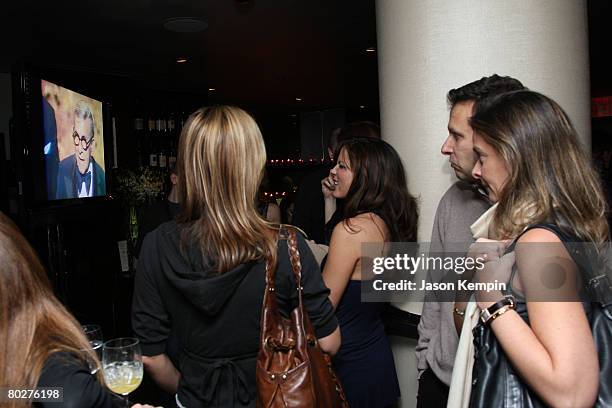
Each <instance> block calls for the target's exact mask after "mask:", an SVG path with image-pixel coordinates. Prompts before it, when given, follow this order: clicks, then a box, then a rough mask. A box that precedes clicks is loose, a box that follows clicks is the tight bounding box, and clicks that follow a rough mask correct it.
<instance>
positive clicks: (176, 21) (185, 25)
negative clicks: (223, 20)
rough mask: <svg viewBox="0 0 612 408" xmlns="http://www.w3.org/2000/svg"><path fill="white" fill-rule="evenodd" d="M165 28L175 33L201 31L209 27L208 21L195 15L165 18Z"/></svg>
mask: <svg viewBox="0 0 612 408" xmlns="http://www.w3.org/2000/svg"><path fill="white" fill-rule="evenodd" d="M164 28H165V29H166V30H168V31H172V32H175V33H199V32H200V31H204V30H206V29H207V28H208V23H207V22H206V21H204V20H201V19H199V18H194V17H173V18H167V19H165V20H164Z"/></svg>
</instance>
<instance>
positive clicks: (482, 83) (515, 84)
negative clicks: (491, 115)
mask: <svg viewBox="0 0 612 408" xmlns="http://www.w3.org/2000/svg"><path fill="white" fill-rule="evenodd" d="M523 89H527V88H526V87H525V86H523V84H522V83H521V81H519V80H518V79H515V78H512V77H509V76H499V75H497V74H493V75H491V76H488V77H482V78H480V79H479V80H477V81H474V82H470V83H469V84H466V85H463V86H462V87H460V88H455V89H451V90H450V91H448V95H447V97H446V98H447V100H448V103H449V105H450V106H451V107H452V106H455V104H456V103H459V102H464V101H471V100H479V99H482V98H485V97H487V96H492V95H498V94H502V93H505V92H511V91H520V90H523Z"/></svg>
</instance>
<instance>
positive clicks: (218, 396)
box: [132, 221, 338, 407]
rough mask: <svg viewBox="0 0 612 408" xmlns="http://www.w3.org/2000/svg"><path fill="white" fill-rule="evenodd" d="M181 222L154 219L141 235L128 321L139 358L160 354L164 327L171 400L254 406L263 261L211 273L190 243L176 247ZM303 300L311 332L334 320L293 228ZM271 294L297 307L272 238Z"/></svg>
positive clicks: (282, 247) (324, 330)
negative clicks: (174, 386) (173, 342)
mask: <svg viewBox="0 0 612 408" xmlns="http://www.w3.org/2000/svg"><path fill="white" fill-rule="evenodd" d="M180 235H181V227H180V226H179V225H178V224H177V223H176V222H175V221H171V222H168V223H165V224H162V225H161V226H160V227H159V228H157V229H156V230H155V231H153V232H151V233H150V234H148V235H147V236H146V238H145V240H144V244H143V247H142V251H141V252H140V259H139V261H138V268H137V273H136V283H135V289H134V301H133V308H132V326H133V328H134V332H135V333H136V336H137V337H138V338H140V340H141V342H142V351H143V354H144V355H145V356H153V355H158V354H162V353H164V352H165V349H166V340H167V339H168V335H169V334H170V332H172V333H173V334H174V335H175V336H176V337H178V340H179V343H180V347H181V349H180V353H179V367H177V368H178V369H179V371H180V372H181V381H180V384H179V390H178V394H177V395H178V399H179V400H180V402H181V404H182V405H184V406H186V407H200V406H205V407H227V406H254V405H255V395H256V387H255V362H256V357H257V352H258V349H259V334H260V319H261V305H262V302H263V293H264V289H265V261H263V260H259V261H252V262H249V263H246V264H242V265H239V266H237V267H235V268H234V269H232V270H230V271H228V272H226V273H223V274H218V273H216V272H214V271H212V268H211V264H210V262H209V261H208V260H207V259H206V258H204V257H203V256H202V255H201V252H200V249H199V247H198V245H197V243H191V245H187V246H186V247H184V251H183V253H182V252H181V249H180ZM298 250H299V252H300V257H301V263H302V286H303V287H304V292H303V293H304V305H305V307H306V310H307V311H308V314H309V316H310V319H311V322H312V324H313V327H314V328H315V332H316V335H317V337H319V338H321V337H325V336H327V335H329V334H331V333H332V332H333V331H334V330H335V328H336V327H337V325H338V323H337V321H336V318H335V316H334V312H333V307H332V305H331V303H330V302H329V299H328V295H329V290H328V289H327V288H326V287H325V285H324V284H323V280H322V278H321V273H320V270H319V267H318V264H317V263H316V261H315V259H314V257H313V255H312V253H311V251H310V249H309V248H308V245H307V244H306V243H305V241H304V238H303V237H302V236H301V235H299V234H298ZM275 280H276V287H277V291H276V293H277V299H278V303H279V307H280V309H281V312H283V313H284V314H287V315H288V314H289V312H290V310H291V309H292V308H294V307H295V306H297V291H296V283H295V279H294V277H293V274H292V270H291V264H290V261H289V257H288V254H287V244H286V241H279V244H278V268H277V272H276V277H275Z"/></svg>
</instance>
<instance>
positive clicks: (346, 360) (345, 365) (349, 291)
mask: <svg viewBox="0 0 612 408" xmlns="http://www.w3.org/2000/svg"><path fill="white" fill-rule="evenodd" d="M385 306H386V303H370V302H363V303H362V302H361V281H358V280H349V283H348V285H347V287H346V290H345V291H344V294H343V295H342V299H340V303H339V304H338V308H337V309H336V316H337V318H338V323H339V324H340V331H341V333H342V345H341V347H340V350H339V351H338V354H336V355H335V356H334V359H333V363H334V368H335V370H336V373H337V375H338V377H339V379H340V381H341V382H342V385H343V387H344V391H345V392H346V396H347V399H348V402H349V407H351V408H359V407H363V408H378V407H380V408H384V407H389V406H391V405H393V404H394V403H395V402H397V399H398V398H399V396H400V389H399V383H398V381H397V374H396V372H395V363H394V362H393V354H392V352H391V347H390V346H389V342H388V340H387V335H386V334H385V330H384V327H383V324H382V320H381V318H380V314H381V312H382V310H383V309H384V308H385Z"/></svg>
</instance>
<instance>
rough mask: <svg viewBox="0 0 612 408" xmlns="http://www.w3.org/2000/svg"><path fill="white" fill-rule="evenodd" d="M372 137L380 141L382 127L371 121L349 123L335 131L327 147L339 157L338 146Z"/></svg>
mask: <svg viewBox="0 0 612 408" xmlns="http://www.w3.org/2000/svg"><path fill="white" fill-rule="evenodd" d="M363 137H366V138H368V137H371V138H374V139H380V126H378V125H377V124H376V123H374V122H370V121H359V122H351V123H347V124H346V125H344V126H343V127H341V128H338V129H336V130H334V131H333V132H332V134H331V136H330V138H329V143H328V144H327V147H328V148H329V149H330V150H331V151H332V152H333V153H334V157H338V146H339V145H340V144H341V143H342V142H344V141H345V140H352V139H358V138H363Z"/></svg>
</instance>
